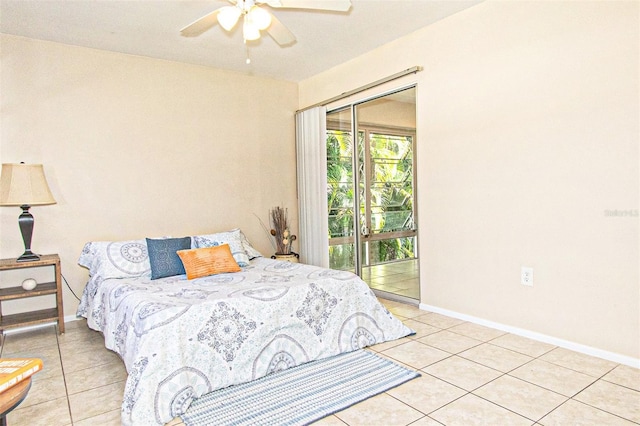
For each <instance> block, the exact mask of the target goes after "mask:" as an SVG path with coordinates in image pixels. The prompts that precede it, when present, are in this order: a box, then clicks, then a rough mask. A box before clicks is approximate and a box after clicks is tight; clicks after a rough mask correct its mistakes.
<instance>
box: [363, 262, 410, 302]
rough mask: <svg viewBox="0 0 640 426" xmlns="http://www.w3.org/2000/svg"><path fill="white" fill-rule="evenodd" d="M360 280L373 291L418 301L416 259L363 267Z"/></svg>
mask: <svg viewBox="0 0 640 426" xmlns="http://www.w3.org/2000/svg"><path fill="white" fill-rule="evenodd" d="M362 279H363V280H364V281H365V282H366V283H367V284H369V287H371V288H373V289H375V290H381V291H386V292H389V293H393V294H397V295H398V296H404V297H410V298H411V299H415V300H419V299H420V271H419V263H418V259H412V260H402V261H397V262H392V263H385V264H382V265H375V266H366V267H363V268H362Z"/></svg>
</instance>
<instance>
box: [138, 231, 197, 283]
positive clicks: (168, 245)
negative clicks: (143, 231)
mask: <svg viewBox="0 0 640 426" xmlns="http://www.w3.org/2000/svg"><path fill="white" fill-rule="evenodd" d="M190 248H191V237H183V238H163V239H160V240H153V239H151V238H147V251H148V252H149V263H150V264H151V279H152V280H156V279H158V278H165V277H172V276H174V275H181V274H185V273H186V272H185V270H184V265H183V264H182V261H181V260H180V257H179V256H178V254H177V253H176V252H177V251H178V250H188V249H190Z"/></svg>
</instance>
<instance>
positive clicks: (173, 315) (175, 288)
mask: <svg viewBox="0 0 640 426" xmlns="http://www.w3.org/2000/svg"><path fill="white" fill-rule="evenodd" d="M187 238H189V240H188V241H189V245H190V246H191V248H192V250H195V249H198V248H201V247H211V246H218V245H220V246H224V245H228V246H229V248H228V251H229V252H230V253H232V255H233V258H234V260H236V261H237V262H236V263H237V265H239V266H240V267H239V269H240V271H239V272H232V273H224V272H223V273H217V274H214V275H207V276H202V277H198V278H195V279H187V276H186V275H185V274H178V275H171V274H169V275H167V276H161V277H158V276H157V275H158V274H156V273H155V272H156V271H155V269H154V270H152V268H151V267H150V265H151V264H153V263H154V259H155V257H156V256H157V253H155V251H156V248H155V246H152V245H151V242H149V240H131V241H120V242H104V241H103V242H91V243H87V244H86V245H85V247H84V249H83V252H82V255H81V256H80V260H79V264H80V265H82V266H85V267H87V268H88V269H89V273H90V276H89V281H88V283H87V285H86V287H85V289H84V292H83V295H82V299H81V302H80V305H79V307H78V315H79V316H82V317H85V318H86V319H87V324H88V326H89V327H90V328H91V329H94V330H97V331H100V332H102V333H103V335H104V339H105V346H106V347H107V348H108V349H110V350H112V351H115V352H116V353H118V354H119V355H120V357H121V358H122V360H123V361H124V364H125V366H126V369H127V373H128V378H127V382H126V387H125V393H124V397H123V401H122V424H124V425H147V424H159V425H162V424H164V423H166V422H169V421H170V420H172V419H173V418H174V417H177V416H179V415H181V414H182V413H184V412H185V411H186V409H187V408H188V407H189V405H190V403H191V401H192V400H193V399H194V398H197V397H199V396H201V395H203V394H206V393H208V392H211V391H213V390H216V389H220V388H223V387H227V386H230V385H234V384H239V383H244V382H248V381H251V380H254V379H257V378H259V377H262V376H265V375H267V374H270V373H273V372H276V371H279V370H282V369H285V368H289V367H292V366H295V365H299V364H302V363H305V362H308V361H312V360H316V359H321V358H326V357H329V356H333V355H336V354H339V353H343V352H349V351H353V350H356V349H360V348H362V347H365V346H369V345H373V344H377V343H381V342H385V341H388V340H394V339H398V338H401V337H403V336H407V335H409V334H411V333H413V331H412V330H411V329H409V328H407V327H406V326H405V325H403V324H402V322H401V321H399V320H398V319H397V318H395V317H394V316H393V315H392V314H391V313H390V312H389V311H388V310H387V309H386V308H385V307H384V306H383V305H381V304H380V303H379V302H378V300H377V298H376V297H375V295H374V294H373V293H372V291H371V290H370V289H369V287H368V286H367V284H366V283H364V282H363V281H362V280H361V279H360V278H359V277H357V276H356V275H354V274H352V273H350V272H345V271H337V270H331V269H325V268H319V267H316V266H311V265H305V264H300V263H289V262H283V261H278V260H273V259H268V258H264V257H262V256H260V254H259V253H258V252H257V251H256V250H255V249H253V247H251V245H250V243H249V242H248V241H247V240H246V237H244V235H243V234H242V232H241V231H240V230H232V231H227V232H224V233H217V234H209V235H203V236H196V237H187ZM159 240H160V241H174V240H177V239H171V238H162V239H155V240H154V241H159ZM182 241H183V244H185V243H186V241H187V240H185V239H182ZM166 244H168V243H166ZM174 248H175V247H174ZM168 250H169V252H171V251H172V250H173V248H172V247H171V244H169V248H168ZM154 253H155V254H154ZM165 255H166V253H165ZM162 260H163V262H165V263H167V259H166V256H165V257H164V258H162ZM173 261H175V259H173ZM156 263H157V262H156ZM164 266H165V267H166V266H167V265H166V264H165V265H164ZM174 266H176V265H174ZM173 272H176V271H175V270H174V271H173ZM188 273H189V271H187V274H188ZM160 275H163V274H160ZM152 278H153V279H152Z"/></svg>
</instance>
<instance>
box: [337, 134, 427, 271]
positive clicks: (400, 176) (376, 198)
mask: <svg viewBox="0 0 640 426" xmlns="http://www.w3.org/2000/svg"><path fill="white" fill-rule="evenodd" d="M367 135H368V139H369V158H368V159H369V163H368V166H367V167H366V169H365V166H364V161H363V160H364V155H365V146H364V137H365V133H364V132H361V133H360V134H359V137H358V139H359V141H358V157H359V161H358V164H359V165H360V166H359V178H360V198H361V200H369V205H370V208H371V212H370V215H371V226H370V229H369V231H370V234H371V235H374V234H382V233H388V232H396V231H407V230H411V229H413V228H414V223H413V220H414V217H413V176H412V174H413V141H412V137H411V136H392V135H385V134H382V133H373V132H367ZM352 153H353V144H352V138H351V134H350V132H345V131H339V130H328V131H327V204H328V209H329V238H332V239H334V240H333V241H334V244H331V242H330V246H329V259H330V267H331V268H335V269H353V268H354V265H355V254H354V244H353V242H349V241H344V240H343V241H340V240H336V239H339V238H345V237H346V238H349V237H353V229H354V205H353V199H354V193H353V191H354V188H353V163H352ZM365 170H368V173H369V174H370V176H369V179H365ZM366 181H368V182H366ZM366 183H368V184H369V185H367V186H368V188H369V190H368V191H365V189H366V188H365V184H366ZM361 204H362V205H361V207H360V208H359V214H360V215H361V216H360V217H361V223H362V224H365V223H366V210H365V203H361ZM336 242H340V243H339V244H336ZM363 250H364V248H363ZM363 254H365V256H363V259H364V261H363V263H364V264H365V265H375V264H379V263H384V262H388V261H392V260H398V259H411V258H414V257H415V237H413V236H406V237H402V238H389V239H382V240H377V241H370V242H369V243H368V256H367V255H366V253H363Z"/></svg>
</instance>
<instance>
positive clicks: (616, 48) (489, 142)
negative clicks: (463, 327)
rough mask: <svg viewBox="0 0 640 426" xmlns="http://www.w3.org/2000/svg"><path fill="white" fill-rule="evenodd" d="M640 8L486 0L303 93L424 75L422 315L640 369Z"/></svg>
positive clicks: (305, 101)
mask: <svg viewBox="0 0 640 426" xmlns="http://www.w3.org/2000/svg"><path fill="white" fill-rule="evenodd" d="M639 5H640V3H638V2H631V1H626V2H538V1H535V2H492V1H488V2H485V3H482V4H479V5H477V6H474V7H472V8H471V9H468V10H466V11H463V12H460V13H458V14H456V15H453V16H451V17H449V18H447V19H445V20H443V21H440V22H438V23H436V24H434V25H432V26H430V27H427V28H424V29H422V30H420V31H418V32H416V33H414V34H412V35H410V36H408V37H405V38H403V39H400V40H397V41H396V42H393V43H391V44H388V45H386V46H383V47H381V48H379V49H377V50H375V51H373V52H370V53H369V54H366V55H364V56H362V57H358V58H355V59H353V60H352V61H350V62H348V63H345V64H343V65H341V66H338V67H336V68H334V69H332V70H329V71H327V72H325V73H322V74H319V75H317V76H314V77H312V78H310V79H308V80H306V81H303V82H301V83H300V86H299V92H300V106H301V107H304V106H307V105H311V104H314V103H316V102H319V101H322V100H323V99H327V98H330V97H332V96H335V95H337V94H339V93H343V92H346V91H348V90H351V89H354V88H356V87H358V86H361V85H363V84H366V83H370V82H372V81H375V80H377V79H379V78H382V77H384V76H386V75H390V74H393V73H396V72H398V71H400V70H403V69H407V68H410V67H412V66H415V65H421V66H423V67H424V71H422V72H420V73H418V74H417V75H416V77H415V79H416V81H417V83H418V96H417V111H418V113H417V114H418V123H417V127H418V151H417V156H418V165H419V167H418V181H419V194H418V197H419V200H418V206H419V217H418V220H419V224H420V227H421V230H420V235H421V240H420V249H421V250H420V253H421V259H420V267H421V302H422V303H423V304H424V305H430V306H434V307H438V308H440V309H446V310H449V311H453V312H457V313H461V314H464V315H468V316H472V317H475V318H480V319H484V320H487V321H491V322H494V323H498V324H504V325H507V326H510V327H514V328H518V329H521V330H527V331H530V332H532V333H540V334H541V335H545V336H551V337H553V338H556V339H562V340H565V341H568V342H575V343H577V344H579V345H585V346H587V347H591V348H595V349H599V350H602V351H607V352H610V353H613V354H620V355H621V356H622V357H629V358H630V359H636V360H637V359H638V358H640V307H639V303H640V285H639V274H638V269H639V266H638V259H639V253H638V216H637V215H638V209H639V200H638V198H639V174H638V160H639V150H638V148H639V140H638V138H639V136H638V135H639V133H640V126H639V117H640V110H639V107H638V103H639V83H638V80H639V75H640V74H639V57H638V55H639V51H640V49H639V42H638V40H639V36H640V34H639V31H638V27H639V23H638V17H639V10H638V9H639ZM613 210H620V211H630V212H631V214H635V216H634V217H629V216H627V217H614V216H607V215H606V213H607V212H608V211H613ZM523 265H524V266H530V267H533V268H534V286H533V288H530V287H525V286H522V285H521V284H520V268H521V266H523Z"/></svg>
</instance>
